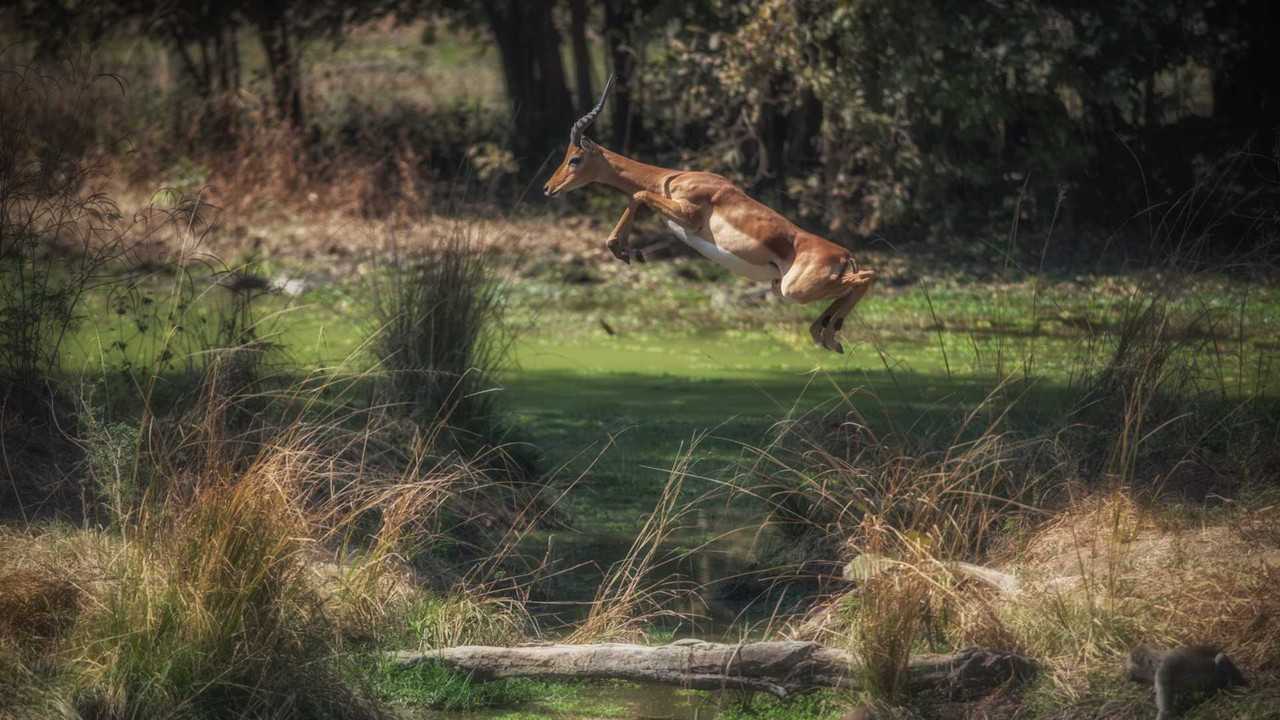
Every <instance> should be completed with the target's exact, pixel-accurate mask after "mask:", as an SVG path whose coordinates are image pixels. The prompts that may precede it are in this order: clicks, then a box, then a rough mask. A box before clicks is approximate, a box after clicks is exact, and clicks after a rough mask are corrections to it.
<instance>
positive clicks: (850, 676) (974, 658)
mask: <svg viewBox="0 0 1280 720" xmlns="http://www.w3.org/2000/svg"><path fill="white" fill-rule="evenodd" d="M395 659H396V661H397V664H399V665H400V666H401V667H411V666H413V665H415V664H417V663H422V662H438V663H441V664H443V665H445V666H446V667H449V668H452V669H454V670H459V671H462V672H466V673H470V674H471V675H472V677H473V678H475V679H478V680H496V679H499V678H509V677H539V678H544V679H556V680H569V679H592V680H627V681H631V682H638V683H649V684H659V685H678V686H680V687H686V688H692V689H695V690H725V689H732V690H755V691H759V692H767V693H769V694H771V695H774V696H775V697H780V698H783V697H788V696H790V695H794V694H796V693H803V692H806V691H809V690H815V689H818V688H850V689H856V688H858V687H860V685H861V682H862V669H861V667H860V666H859V665H858V664H857V663H856V662H855V660H854V658H853V656H852V655H851V654H849V653H847V652H845V651H843V650H836V649H832V648H826V647H823V646H821V645H818V644H817V643H811V642H799V641H774V642H753V643H744V644H741V645H730V644H721V643H708V642H702V641H700V640H680V641H677V642H674V643H671V644H670V645H659V646H646V645H625V644H605V645H541V646H529V647H513V648H504V647H480V646H466V647H455V648H445V649H443V650H436V651H429V652H423V653H397V654H396V655H395ZM1032 668H1033V666H1032V663H1031V661H1030V660H1028V659H1027V658H1024V657H1022V656H1020V655H1014V654H1013V653H1007V652H999V651H992V650H982V649H978V648H971V649H968V650H963V651H961V652H958V653H955V654H952V655H917V656H914V657H912V658H911V661H910V663H909V664H908V666H907V674H908V680H907V685H908V687H909V688H911V689H913V690H925V689H930V690H938V689H943V690H946V691H947V693H948V694H949V695H951V696H952V697H957V696H962V695H969V694H972V693H975V692H981V691H985V690H990V689H992V688H994V687H996V686H998V685H1001V684H1003V683H1005V682H1008V681H1010V680H1012V679H1025V678H1026V677H1027V676H1028V675H1029V674H1030V672H1031V670H1032Z"/></svg>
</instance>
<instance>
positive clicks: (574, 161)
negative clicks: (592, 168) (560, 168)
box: [569, 155, 582, 167]
mask: <svg viewBox="0 0 1280 720" xmlns="http://www.w3.org/2000/svg"><path fill="white" fill-rule="evenodd" d="M581 164H582V156H581V155H579V156H577V157H571V158H569V167H578V166H579V165H581Z"/></svg>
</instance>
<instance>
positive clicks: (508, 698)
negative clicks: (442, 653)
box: [370, 660, 546, 712]
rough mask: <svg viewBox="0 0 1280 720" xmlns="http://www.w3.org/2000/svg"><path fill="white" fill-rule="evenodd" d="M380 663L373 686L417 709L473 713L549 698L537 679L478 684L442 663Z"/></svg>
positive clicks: (380, 691)
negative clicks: (403, 664)
mask: <svg viewBox="0 0 1280 720" xmlns="http://www.w3.org/2000/svg"><path fill="white" fill-rule="evenodd" d="M371 662H374V663H377V664H376V665H375V667H376V669H375V670H374V671H373V673H372V677H371V678H370V684H371V685H372V687H373V690H374V692H376V693H377V694H378V695H379V696H381V697H382V698H383V699H385V700H388V701H391V702H395V703H399V704H404V705H412V706H415V707H425V708H430V709H432V710H445V711H449V712H469V711H475V710H480V709H483V708H492V707H511V706H513V705H519V704H522V703H529V702H532V701H533V700H536V699H539V698H542V697H544V696H545V694H546V693H545V690H546V687H545V685H544V684H543V683H539V682H535V681H533V680H524V679H515V680H497V681H494V682H476V681H474V680H472V679H471V678H469V677H468V676H467V675H466V674H464V673H459V672H457V671H456V670H450V669H449V668H446V667H444V666H443V665H440V664H438V663H433V662H419V663H416V664H414V665H411V666H409V667H407V668H401V667H398V666H396V665H394V664H393V663H392V662H390V661H386V660H383V661H380V662H379V661H376V660H375V661H371Z"/></svg>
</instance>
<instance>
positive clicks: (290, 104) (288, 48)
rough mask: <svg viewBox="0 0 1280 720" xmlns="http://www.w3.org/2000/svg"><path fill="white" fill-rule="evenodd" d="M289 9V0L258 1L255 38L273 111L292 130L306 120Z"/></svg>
mask: <svg viewBox="0 0 1280 720" xmlns="http://www.w3.org/2000/svg"><path fill="white" fill-rule="evenodd" d="M288 9H289V7H288V0H270V1H267V2H262V3H259V4H258V7H257V11H256V12H255V13H254V23H255V24H256V25H257V26H258V38H259V40H260V41H261V42H262V51H263V54H264V55H265V56H266V58H267V70H268V72H269V73H270V74H271V90H272V94H273V96H274V98H275V105H276V112H277V113H279V115H280V117H281V119H283V120H285V121H286V122H288V123H289V125H290V126H291V127H293V128H294V129H295V130H301V129H302V127H303V125H304V120H305V118H304V117H303V114H302V68H301V61H300V60H299V58H298V56H297V52H296V47H295V45H296V41H295V38H293V35H292V32H291V30H290V24H289V12H288Z"/></svg>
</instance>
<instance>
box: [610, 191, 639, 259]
mask: <svg viewBox="0 0 1280 720" xmlns="http://www.w3.org/2000/svg"><path fill="white" fill-rule="evenodd" d="M638 209H640V202H639V201H638V200H636V199H634V198H632V200H631V202H629V203H627V209H626V210H623V211H622V217H621V218H619V219H618V224H617V225H615V226H614V227H613V232H611V233H609V241H608V242H607V243H606V245H607V247H608V248H609V252H611V253H613V256H614V257H616V258H618V259H619V260H621V261H622V262H624V263H626V264H628V265H630V264H631V256H632V254H633V253H632V252H631V243H630V242H629V241H628V237H629V236H630V235H631V221H632V220H634V219H635V215H636V210H638ZM641 261H643V257H641Z"/></svg>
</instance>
